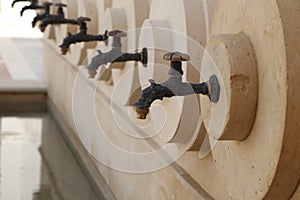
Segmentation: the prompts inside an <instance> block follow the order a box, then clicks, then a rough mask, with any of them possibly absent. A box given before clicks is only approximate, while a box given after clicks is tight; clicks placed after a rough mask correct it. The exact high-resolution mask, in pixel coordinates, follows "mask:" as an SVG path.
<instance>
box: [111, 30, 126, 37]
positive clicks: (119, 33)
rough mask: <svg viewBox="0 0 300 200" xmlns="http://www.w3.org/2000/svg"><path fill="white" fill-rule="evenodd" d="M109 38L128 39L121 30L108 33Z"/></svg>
mask: <svg viewBox="0 0 300 200" xmlns="http://www.w3.org/2000/svg"><path fill="white" fill-rule="evenodd" d="M108 36H110V37H126V36H127V34H126V33H125V32H124V31H121V30H112V31H110V32H109V33H108Z"/></svg>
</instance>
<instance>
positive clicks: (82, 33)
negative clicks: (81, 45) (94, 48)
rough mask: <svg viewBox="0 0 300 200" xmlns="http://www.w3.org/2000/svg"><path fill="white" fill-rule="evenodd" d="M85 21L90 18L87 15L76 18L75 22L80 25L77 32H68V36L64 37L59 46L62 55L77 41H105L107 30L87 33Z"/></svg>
mask: <svg viewBox="0 0 300 200" xmlns="http://www.w3.org/2000/svg"><path fill="white" fill-rule="evenodd" d="M85 21H91V20H90V19H89V18H87V17H79V18H78V19H77V23H78V24H79V25H80V27H79V32H78V33H77V34H74V35H72V34H71V33H69V34H68V37H66V38H65V39H64V41H63V43H62V44H61V45H60V46H59V47H60V48H61V53H62V55H65V54H66V53H67V52H68V50H69V48H70V45H71V44H75V43H77V42H92V41H107V39H108V35H107V34H108V32H107V31H105V33H104V34H103V35H91V34H87V25H86V23H85Z"/></svg>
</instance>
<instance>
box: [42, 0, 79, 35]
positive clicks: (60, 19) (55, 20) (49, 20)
mask: <svg viewBox="0 0 300 200" xmlns="http://www.w3.org/2000/svg"><path fill="white" fill-rule="evenodd" d="M54 5H55V6H58V10H57V13H56V15H48V16H46V18H44V19H43V20H42V23H41V24H40V26H39V28H40V30H41V31H42V32H44V31H45V29H46V28H47V26H48V25H50V24H75V25H78V22H77V20H75V19H66V18H65V13H64V11H63V7H67V5H66V4H63V3H56V4H54Z"/></svg>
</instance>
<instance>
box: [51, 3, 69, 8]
mask: <svg viewBox="0 0 300 200" xmlns="http://www.w3.org/2000/svg"><path fill="white" fill-rule="evenodd" d="M54 5H55V6H57V7H68V6H67V4H64V3H55V4H54Z"/></svg>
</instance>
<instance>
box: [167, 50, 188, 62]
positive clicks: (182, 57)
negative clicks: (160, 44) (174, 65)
mask: <svg viewBox="0 0 300 200" xmlns="http://www.w3.org/2000/svg"><path fill="white" fill-rule="evenodd" d="M163 59H164V60H166V61H171V62H172V61H179V62H182V61H189V60H190V56H189V55H187V54H184V53H181V52H178V51H176V52H168V53H166V54H165V55H164V56H163Z"/></svg>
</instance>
